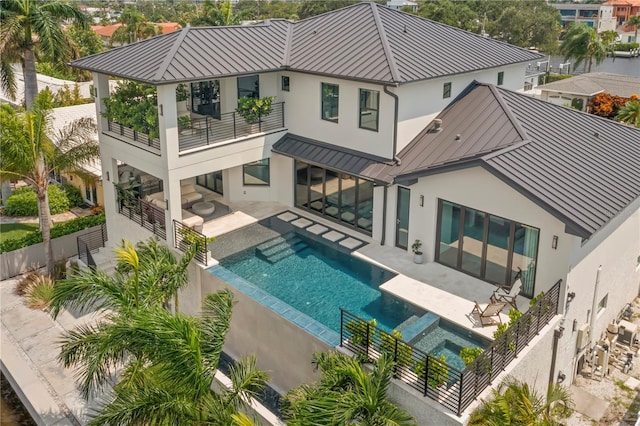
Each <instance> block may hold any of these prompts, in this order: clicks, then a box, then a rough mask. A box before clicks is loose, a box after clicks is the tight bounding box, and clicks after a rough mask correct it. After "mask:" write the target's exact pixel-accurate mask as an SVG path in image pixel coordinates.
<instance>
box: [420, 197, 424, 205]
mask: <svg viewBox="0 0 640 426" xmlns="http://www.w3.org/2000/svg"><path fill="white" fill-rule="evenodd" d="M420 207H424V195H421V196H420Z"/></svg>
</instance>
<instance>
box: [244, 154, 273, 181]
mask: <svg viewBox="0 0 640 426" xmlns="http://www.w3.org/2000/svg"><path fill="white" fill-rule="evenodd" d="M242 183H243V184H244V185H269V159H268V158H263V159H262V160H258V161H254V162H252V163H248V164H245V165H243V166H242Z"/></svg>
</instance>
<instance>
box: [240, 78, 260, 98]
mask: <svg viewBox="0 0 640 426" xmlns="http://www.w3.org/2000/svg"><path fill="white" fill-rule="evenodd" d="M243 96H246V97H248V98H259V97H260V80H259V79H258V75H257V74H256V75H246V76H244V77H238V99H240V98H242V97H243Z"/></svg>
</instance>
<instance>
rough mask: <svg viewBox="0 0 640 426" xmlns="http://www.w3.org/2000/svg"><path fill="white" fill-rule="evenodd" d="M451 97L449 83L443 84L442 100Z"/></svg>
mask: <svg viewBox="0 0 640 426" xmlns="http://www.w3.org/2000/svg"><path fill="white" fill-rule="evenodd" d="M450 97H451V83H445V84H444V86H443V87H442V99H447V98H450Z"/></svg>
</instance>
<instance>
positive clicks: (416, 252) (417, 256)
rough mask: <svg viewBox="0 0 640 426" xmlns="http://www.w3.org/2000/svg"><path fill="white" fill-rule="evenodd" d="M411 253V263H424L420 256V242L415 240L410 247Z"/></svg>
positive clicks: (421, 255)
mask: <svg viewBox="0 0 640 426" xmlns="http://www.w3.org/2000/svg"><path fill="white" fill-rule="evenodd" d="M411 251H413V262H414V263H418V264H419V263H422V262H423V261H424V256H423V254H422V241H420V240H415V241H414V242H413V244H412V245H411Z"/></svg>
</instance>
